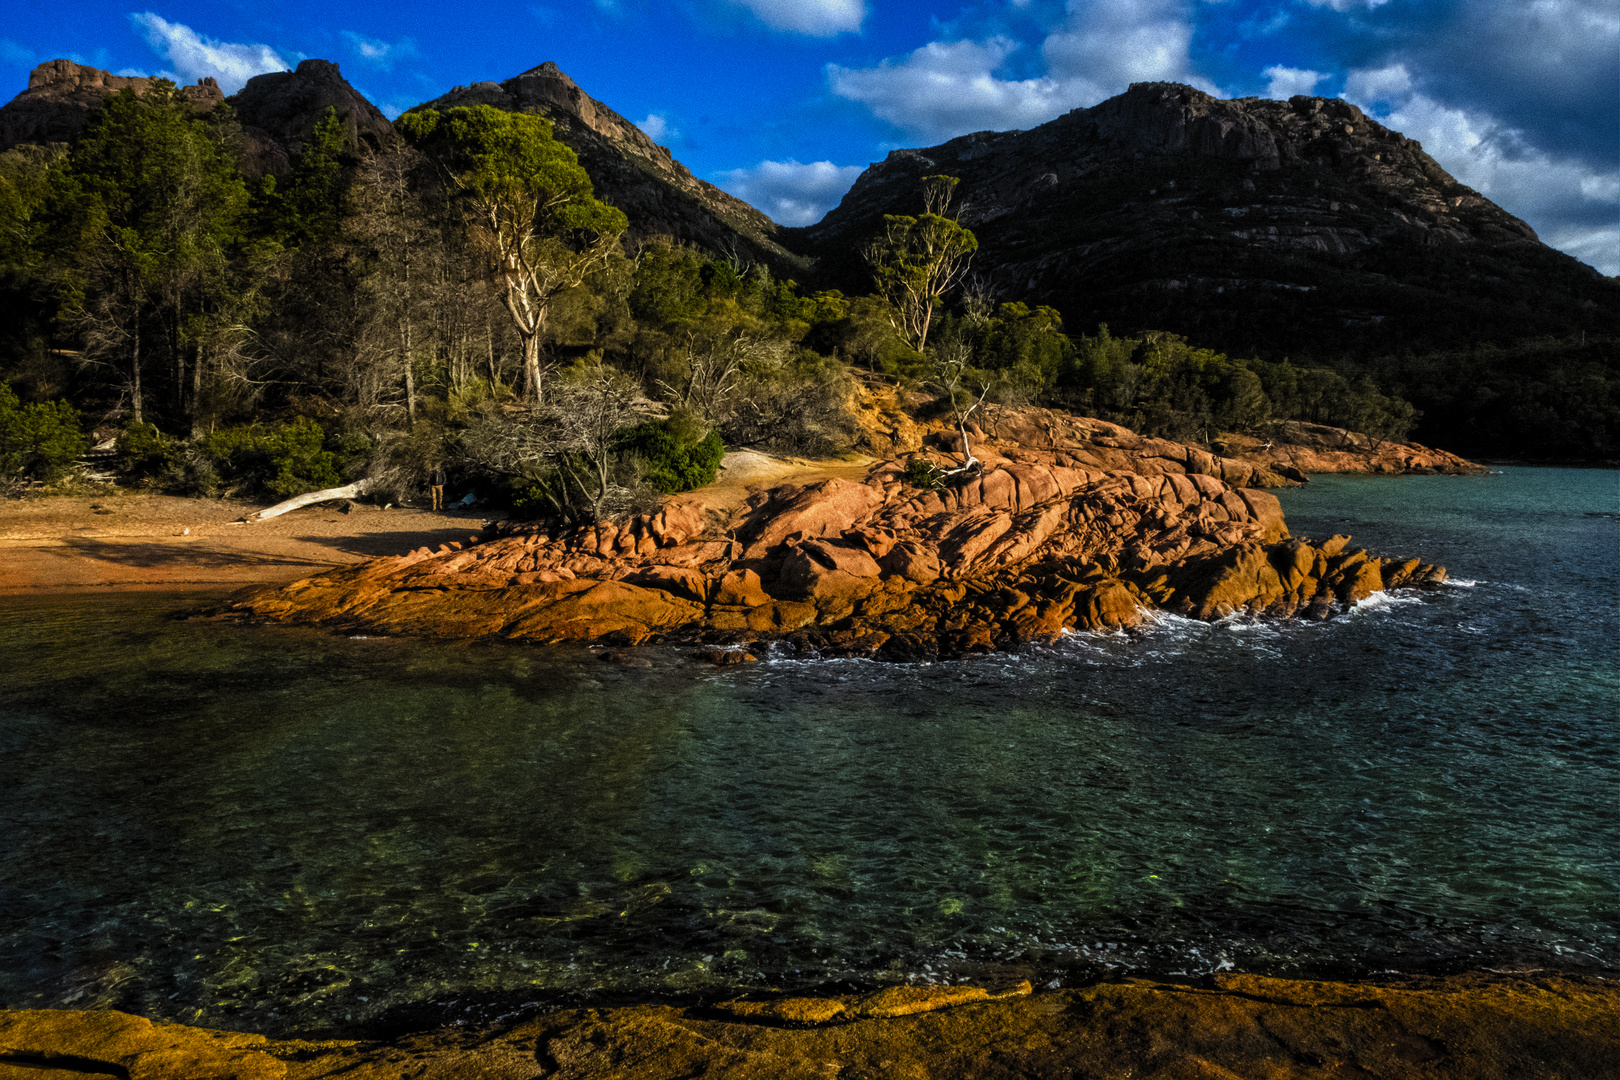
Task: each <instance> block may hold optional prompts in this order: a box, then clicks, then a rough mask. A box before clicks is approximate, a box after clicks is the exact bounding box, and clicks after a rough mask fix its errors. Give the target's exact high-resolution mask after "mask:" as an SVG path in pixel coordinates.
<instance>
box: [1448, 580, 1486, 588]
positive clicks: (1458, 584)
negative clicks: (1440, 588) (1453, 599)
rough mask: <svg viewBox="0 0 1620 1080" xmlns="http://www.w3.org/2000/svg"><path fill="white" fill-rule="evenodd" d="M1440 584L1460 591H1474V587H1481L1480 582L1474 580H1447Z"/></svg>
mask: <svg viewBox="0 0 1620 1080" xmlns="http://www.w3.org/2000/svg"><path fill="white" fill-rule="evenodd" d="M1440 584H1442V585H1450V586H1453V587H1454V588H1458V589H1472V588H1473V587H1474V586H1476V585H1479V584H1480V582H1479V581H1476V580H1474V579H1472V578H1446V580H1444V581H1442V582H1441V583H1440Z"/></svg>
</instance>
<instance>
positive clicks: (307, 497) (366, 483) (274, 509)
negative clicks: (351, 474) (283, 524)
mask: <svg viewBox="0 0 1620 1080" xmlns="http://www.w3.org/2000/svg"><path fill="white" fill-rule="evenodd" d="M370 490H371V481H370V480H356V481H355V482H354V483H352V484H345V485H343V486H342V487H335V488H326V489H324V490H321V491H311V492H307V493H305V494H303V495H295V496H293V497H292V498H290V499H288V500H286V501H285V502H278V503H276V505H274V506H270V507H266V508H265V509H263V510H259V511H257V512H255V513H252V514H249V515H248V516H247V517H245V518H243V519H242V521H243V522H245V523H247V524H250V525H251V524H252V523H253V522H255V521H263V520H265V519H266V518H273V517H280V516H281V515H282V514H285V513H287V512H288V511H291V510H297V509H299V508H300V507H304V506H313V505H315V504H316V503H323V502H331V501H332V500H333V499H358V498H359V497H360V496H362V495H364V494H365V493H366V492H368V491H370Z"/></svg>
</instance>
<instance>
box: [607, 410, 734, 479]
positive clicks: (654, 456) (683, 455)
mask: <svg viewBox="0 0 1620 1080" xmlns="http://www.w3.org/2000/svg"><path fill="white" fill-rule="evenodd" d="M621 449H622V450H623V452H625V453H627V454H634V455H635V456H636V457H638V458H640V459H641V477H642V479H643V480H644V481H645V482H646V483H647V484H648V485H649V486H651V487H653V488H656V489H657V490H658V491H661V492H663V493H664V494H665V495H673V494H674V493H676V492H678V491H692V490H694V489H696V488H700V487H707V486H708V485H710V484H712V483H714V477H715V473H716V472H718V471H719V468H720V459H721V458H722V457H724V456H725V453H726V447H725V444H724V443H723V442H721V441H720V435H719V433H718V432H715V431H711V430H708V429H706V428H704V427H703V426H702V425H701V424H699V423H697V422H696V421H695V420H692V419H691V418H689V417H686V416H682V415H680V414H677V415H674V416H671V417H669V418H667V419H664V420H653V421H649V422H648V423H645V424H641V425H638V426H636V427H633V428H631V429H630V430H629V431H627V432H625V433H624V436H623V441H622V443H621Z"/></svg>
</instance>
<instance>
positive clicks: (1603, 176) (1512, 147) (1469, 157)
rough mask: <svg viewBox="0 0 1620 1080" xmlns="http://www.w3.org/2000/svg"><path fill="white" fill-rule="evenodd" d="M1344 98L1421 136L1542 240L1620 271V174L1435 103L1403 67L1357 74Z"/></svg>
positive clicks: (1432, 151) (1450, 168)
mask: <svg viewBox="0 0 1620 1080" xmlns="http://www.w3.org/2000/svg"><path fill="white" fill-rule="evenodd" d="M1344 97H1345V100H1347V101H1350V102H1353V103H1354V104H1356V105H1359V106H1360V107H1361V108H1362V109H1364V110H1365V111H1366V112H1367V113H1368V115H1370V116H1373V117H1375V118H1376V119H1377V120H1378V121H1379V122H1380V123H1382V124H1383V125H1384V126H1386V127H1389V128H1392V129H1394V130H1396V131H1399V132H1401V133H1402V134H1403V135H1406V136H1408V137H1409V138H1414V139H1417V140H1418V141H1419V142H1421V143H1422V144H1423V149H1424V150H1426V151H1427V152H1428V154H1429V156H1430V157H1432V158H1434V159H1435V160H1436V161H1438V162H1439V163H1440V165H1441V166H1442V167H1443V168H1445V170H1446V171H1447V172H1449V173H1451V175H1453V176H1455V177H1456V178H1457V179H1458V180H1460V181H1462V182H1463V183H1464V184H1467V185H1468V186H1469V187H1471V188H1474V189H1475V190H1476V191H1478V192H1479V193H1480V194H1482V195H1484V196H1485V197H1486V198H1488V199H1490V200H1491V201H1492V202H1494V203H1496V204H1498V205H1499V206H1501V207H1502V208H1503V209H1504V210H1506V211H1508V212H1509V213H1510V214H1513V215H1515V216H1517V217H1520V218H1523V219H1524V220H1525V221H1527V222H1529V223H1530V226H1531V227H1532V228H1534V229H1535V230H1536V232H1537V233H1538V234H1540V235H1541V238H1542V240H1543V241H1544V242H1545V243H1547V244H1549V245H1551V246H1552V247H1556V248H1558V249H1559V250H1561V251H1566V252H1568V253H1569V254H1571V255H1574V256H1575V257H1576V258H1578V259H1581V260H1582V261H1584V262H1587V263H1589V264H1590V265H1592V266H1595V267H1597V268H1598V269H1599V270H1601V271H1602V272H1603V273H1605V274H1615V273H1620V224H1616V222H1615V208H1616V206H1620V177H1616V176H1615V175H1614V174H1613V173H1611V172H1604V171H1599V170H1596V169H1593V168H1592V167H1591V166H1590V165H1587V164H1585V163H1583V162H1580V161H1576V160H1573V159H1570V158H1567V157H1555V156H1553V155H1551V154H1549V153H1547V152H1545V151H1543V150H1539V149H1536V148H1534V147H1531V146H1528V145H1527V144H1526V143H1525V142H1524V140H1523V139H1522V138H1521V136H1520V133H1519V132H1516V131H1514V130H1512V129H1511V128H1507V127H1505V126H1503V125H1501V124H1499V123H1497V122H1496V121H1495V120H1494V119H1492V118H1491V117H1490V116H1488V115H1485V114H1483V113H1479V112H1470V111H1467V110H1464V109H1459V108H1454V107H1452V106H1449V105H1445V104H1442V103H1441V102H1439V101H1436V100H1435V99H1434V98H1432V97H1429V96H1427V95H1425V94H1424V93H1422V92H1421V91H1420V90H1418V89H1417V88H1416V84H1415V81H1414V80H1413V78H1412V75H1411V73H1410V72H1409V71H1408V70H1407V69H1406V67H1405V65H1403V64H1391V65H1388V66H1386V67H1382V68H1373V69H1364V70H1357V71H1352V72H1351V73H1350V75H1349V77H1348V78H1347V79H1346V80H1345V87H1344Z"/></svg>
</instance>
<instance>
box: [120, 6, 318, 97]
mask: <svg viewBox="0 0 1620 1080" xmlns="http://www.w3.org/2000/svg"><path fill="white" fill-rule="evenodd" d="M129 18H130V21H131V22H132V23H134V24H135V28H136V29H137V30H139V31H140V32H141V34H142V36H144V37H145V38H146V41H147V44H149V45H151V46H152V51H153V52H155V53H157V54H158V56H160V57H162V58H163V59H164V60H166V61H168V63H169V66H170V67H171V68H173V69H174V73H175V76H176V80H175V81H177V82H185V83H191V82H196V81H197V80H198V79H201V78H205V77H209V76H212V77H213V78H214V79H216V80H218V81H219V88H220V89H221V90H223V91H224V92H225V93H226V94H227V95H230V94H234V93H236V92H237V91H238V90H240V89H242V87H243V86H244V85H246V83H247V81H248V80H249V79H251V78H253V76H255V75H263V74H264V73H266V72H269V71H286V70H287V68H288V64H287V62H286V61H285V60H283V59H282V58H281V57H280V56H278V55H277V54H276V51H275V50H274V49H272V48H271V47H270V46H268V45H237V44H233V43H231V42H228V41H215V40H214V39H213V38H205V37H202V36H201V35H200V34H198V33H197V32H196V31H195V30H193V29H192V28H191V27H189V26H185V25H182V24H181V23H172V22H169V21H167V20H165V19H163V18H162V17H161V16H158V15H155V14H153V13H152V12H150V11H142V12H137V13H136V14H134V15H131V16H130V17H129Z"/></svg>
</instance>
